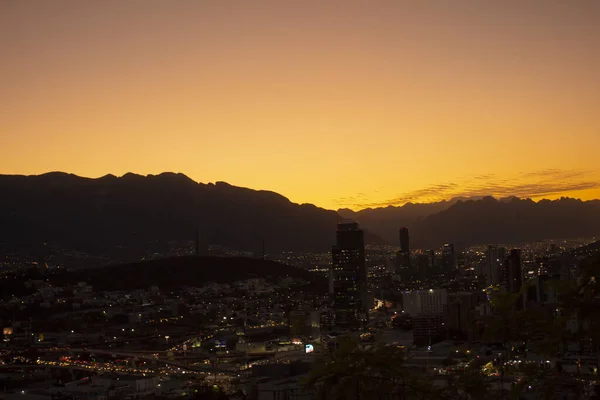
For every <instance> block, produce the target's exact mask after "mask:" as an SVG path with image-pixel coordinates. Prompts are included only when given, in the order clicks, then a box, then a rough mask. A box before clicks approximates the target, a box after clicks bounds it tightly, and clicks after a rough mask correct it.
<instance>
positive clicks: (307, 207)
mask: <svg viewBox="0 0 600 400" xmlns="http://www.w3.org/2000/svg"><path fill="white" fill-rule="evenodd" d="M0 193H2V196H0V226H1V229H0V244H2V245H0V246H2V247H4V250H15V249H17V250H18V249H21V248H35V247H36V246H37V247H39V246H40V245H42V244H43V243H46V242H52V243H57V244H58V245H60V246H63V247H65V248H68V249H78V250H83V251H86V252H88V253H104V252H107V251H110V250H111V249H114V248H116V247H125V248H136V247H138V248H142V247H144V246H147V245H148V243H155V244H156V245H157V246H159V247H160V246H166V244H167V243H168V241H172V240H175V241H181V240H192V239H194V238H195V234H196V229H197V228H198V229H199V230H200V236H201V238H202V241H203V242H205V243H206V244H215V245H221V246H225V247H229V248H233V249H237V250H247V251H257V250H260V248H261V245H262V241H263V240H264V241H265V244H266V247H267V250H268V251H278V250H311V251H313V250H318V251H326V250H329V249H330V248H331V245H332V244H333V243H335V229H336V224H337V222H338V221H340V220H341V219H342V218H341V217H340V216H339V215H338V214H337V213H336V212H335V211H329V210H325V209H322V208H318V207H316V206H314V205H311V204H295V203H292V202H291V201H289V200H288V199H287V198H285V197H283V196H281V195H279V194H277V193H274V192H269V191H258V190H251V189H246V188H241V187H236V186H232V185H229V184H227V183H225V182H217V183H215V184H212V183H209V184H201V183H196V182H194V181H193V180H191V179H189V178H188V177H187V176H185V175H182V174H173V173H164V174H160V175H148V176H141V175H135V174H131V173H129V174H126V175H124V176H123V177H120V178H117V177H115V176H113V175H106V176H104V177H102V178H98V179H89V178H82V177H78V176H76V175H72V174H65V173H60V172H55V173H49V174H44V175H38V176H16V175H0ZM368 237H369V239H370V240H371V241H380V239H379V238H377V237H374V236H373V235H369V236H368ZM0 250H2V248H1V247H0Z"/></svg>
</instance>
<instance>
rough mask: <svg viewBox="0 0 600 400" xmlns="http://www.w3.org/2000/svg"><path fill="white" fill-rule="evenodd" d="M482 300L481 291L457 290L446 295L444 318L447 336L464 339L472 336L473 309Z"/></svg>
mask: <svg viewBox="0 0 600 400" xmlns="http://www.w3.org/2000/svg"><path fill="white" fill-rule="evenodd" d="M484 301H485V293H483V292H459V293H451V294H449V295H448V303H447V304H446V307H445V311H444V319H445V328H446V331H447V332H448V337H449V338H451V339H462V340H465V339H468V338H470V337H471V336H473V335H472V328H473V326H474V310H475V307H477V306H478V305H479V304H481V303H482V302H484Z"/></svg>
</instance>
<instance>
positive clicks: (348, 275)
mask: <svg viewBox="0 0 600 400" xmlns="http://www.w3.org/2000/svg"><path fill="white" fill-rule="evenodd" d="M331 256H332V269H333V292H334V293H333V299H334V309H335V323H336V325H340V326H352V325H354V326H357V325H359V324H360V322H361V320H364V319H366V316H367V311H368V308H369V307H368V304H367V301H368V300H367V267H366V262H365V241H364V233H363V231H362V230H361V229H359V227H358V224H357V223H356V222H350V223H339V224H338V227H337V233H336V245H335V246H334V247H333V249H332V251H331Z"/></svg>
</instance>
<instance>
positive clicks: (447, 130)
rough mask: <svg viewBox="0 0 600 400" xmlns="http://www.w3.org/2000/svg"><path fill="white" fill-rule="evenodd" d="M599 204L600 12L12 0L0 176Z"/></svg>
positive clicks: (257, 0) (325, 197)
mask: <svg viewBox="0 0 600 400" xmlns="http://www.w3.org/2000/svg"><path fill="white" fill-rule="evenodd" d="M57 170H59V171H66V172H72V173H75V174H78V175H82V176H90V177H99V176H102V175H105V174H107V173H113V174H115V175H122V174H124V173H126V172H129V171H132V172H137V173H141V174H150V173H153V174H155V173H160V172H163V171H174V172H183V173H185V174H186V175H188V176H190V177H191V178H193V179H194V180H197V181H201V182H214V181H227V182H229V183H231V184H234V185H239V186H246V187H250V188H254V189H269V190H273V191H276V192H279V193H281V194H283V195H285V196H286V197H288V198H290V199H291V200H292V201H295V202H301V203H302V202H309V203H314V204H317V205H319V206H322V207H326V208H338V207H344V206H346V207H351V208H355V209H356V208H361V207H365V206H383V205H387V204H402V203H404V202H407V201H432V200H439V199H444V198H450V197H453V196H457V195H481V194H492V195H496V196H506V195H511V194H515V195H519V196H530V197H534V198H540V197H548V198H555V197H559V196H563V195H569V196H574V197H581V198H583V199H589V198H600V1H598V0H587V1H586V0H582V1H578V0H569V1H567V0H562V1H556V0H528V1H524V0H504V1H497V0H439V1H427V0H418V1H415V0H406V1H403V0H389V1H377V0H364V1H352V0H343V1H327V0H319V1H313V0H302V1H300V0H298V1H296V0H284V1H282V0H278V1H262V0H239V1H229V0H212V1H202V0H189V1H186V0H180V1H179V0H162V1H155V0H97V1H87V0H72V1H62V0H52V1H48V0H39V1H29V0H0V173H5V174H38V173H43V172H47V171H57Z"/></svg>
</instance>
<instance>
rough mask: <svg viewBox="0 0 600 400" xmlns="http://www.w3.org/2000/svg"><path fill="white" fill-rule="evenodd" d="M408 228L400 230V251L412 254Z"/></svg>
mask: <svg viewBox="0 0 600 400" xmlns="http://www.w3.org/2000/svg"><path fill="white" fill-rule="evenodd" d="M409 243H410V242H409V237H408V228H400V251H401V252H406V253H408V252H410V246H409Z"/></svg>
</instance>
